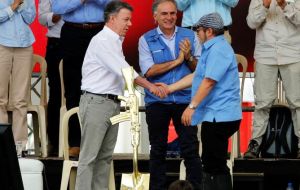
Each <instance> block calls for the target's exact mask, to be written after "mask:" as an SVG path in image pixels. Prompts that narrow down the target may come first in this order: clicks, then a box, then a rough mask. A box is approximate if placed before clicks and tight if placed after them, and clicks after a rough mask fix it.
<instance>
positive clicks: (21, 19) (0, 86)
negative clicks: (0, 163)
mask: <svg viewBox="0 0 300 190" xmlns="http://www.w3.org/2000/svg"><path fill="white" fill-rule="evenodd" d="M35 15H36V10H35V3H34V0H25V1H23V0H7V1H0V68H1V69H0V123H8V118H7V106H8V105H10V106H12V108H13V118H12V125H13V128H12V129H13V134H14V139H15V142H17V141H21V142H22V145H23V149H25V146H26V144H27V138H28V136H27V101H28V98H29V97H28V91H29V86H30V81H31V71H32V52H33V51H32V44H33V42H34V40H35V39H34V36H33V33H32V31H31V29H30V27H29V25H30V24H31V23H32V22H33V21H34V18H35Z"/></svg>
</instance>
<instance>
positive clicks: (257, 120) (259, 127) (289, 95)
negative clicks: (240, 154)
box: [244, 0, 300, 159]
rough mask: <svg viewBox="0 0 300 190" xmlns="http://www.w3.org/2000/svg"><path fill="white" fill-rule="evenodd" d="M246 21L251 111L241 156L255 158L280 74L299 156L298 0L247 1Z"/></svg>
mask: <svg viewBox="0 0 300 190" xmlns="http://www.w3.org/2000/svg"><path fill="white" fill-rule="evenodd" d="M247 23H248V26H249V27H250V28H251V29H254V30H256V43H255V50H254V58H255V61H256V65H255V81H254V93H255V111H254V118H253V130H252V137H251V140H250V142H249V145H248V150H247V151H246V152H245V154H244V158H248V159H251V158H258V157H259V153H260V150H261V147H260V146H261V144H262V139H263V135H264V133H265V132H266V129H267V125H268V121H269V113H270V108H271V107H272V105H273V104H274V102H275V99H276V98H277V83H278V74H280V76H281V79H282V84H283V89H284V91H285V95H286V99H287V102H288V104H289V107H290V109H291V113H292V120H293V124H294V132H295V135H296V136H297V137H298V154H297V158H300V101H299V100H300V88H298V87H297V86H298V85H299V83H300V51H299V50H300V1H299V0H295V1H293V0H290V1H287V0H251V3H250V6H249V12H248V16H247Z"/></svg>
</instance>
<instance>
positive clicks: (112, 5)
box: [104, 0, 133, 22]
mask: <svg viewBox="0 0 300 190" xmlns="http://www.w3.org/2000/svg"><path fill="white" fill-rule="evenodd" d="M121 9H128V10H130V11H131V12H132V11H133V8H132V6H131V5H129V4H128V3H126V2H124V1H119V0H113V1H111V2H109V3H108V4H107V5H106V7H105V10H104V21H105V22H108V20H109V18H110V16H112V15H114V14H117V13H119V12H120V10H121Z"/></svg>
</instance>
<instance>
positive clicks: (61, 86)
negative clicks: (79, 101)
mask: <svg viewBox="0 0 300 190" xmlns="http://www.w3.org/2000/svg"><path fill="white" fill-rule="evenodd" d="M63 63H64V62H63V60H61V61H60V62H59V76H60V89H61V107H63V106H65V105H66V98H65V85H64V74H63V71H64V70H63V68H64V67H63Z"/></svg>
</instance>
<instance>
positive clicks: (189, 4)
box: [176, 0, 239, 42]
mask: <svg viewBox="0 0 300 190" xmlns="http://www.w3.org/2000/svg"><path fill="white" fill-rule="evenodd" d="M176 2H177V5H178V9H179V10H180V11H182V12H183V16H182V24H181V25H182V26H183V27H188V28H191V27H192V26H193V25H194V24H196V22H197V21H198V20H199V19H200V18H201V17H202V16H203V15H206V14H209V13H213V12H217V13H219V14H220V15H221V17H222V19H223V22H224V26H225V37H226V39H227V40H228V41H229V42H231V36H230V35H229V33H228V29H229V28H230V25H231V24H232V18H231V8H234V7H235V6H236V5H237V4H238V2H239V0H176Z"/></svg>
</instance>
